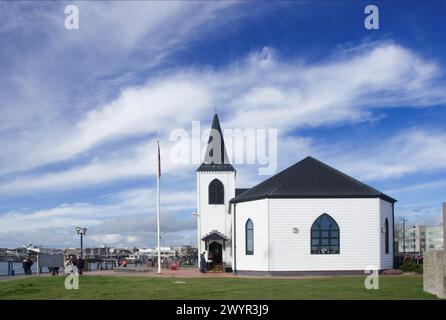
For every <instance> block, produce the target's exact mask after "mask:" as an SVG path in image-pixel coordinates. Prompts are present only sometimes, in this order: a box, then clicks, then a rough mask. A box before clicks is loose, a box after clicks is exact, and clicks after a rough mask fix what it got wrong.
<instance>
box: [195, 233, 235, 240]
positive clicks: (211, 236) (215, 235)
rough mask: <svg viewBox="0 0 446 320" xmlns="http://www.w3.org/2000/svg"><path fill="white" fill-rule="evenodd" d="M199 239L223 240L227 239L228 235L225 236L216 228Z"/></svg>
mask: <svg viewBox="0 0 446 320" xmlns="http://www.w3.org/2000/svg"><path fill="white" fill-rule="evenodd" d="M201 240H203V241H210V240H223V241H228V240H229V239H228V237H226V236H225V235H224V234H223V233H221V232H220V231H217V230H212V231H211V232H209V233H208V234H207V235H205V236H204V237H203V238H202V239H201Z"/></svg>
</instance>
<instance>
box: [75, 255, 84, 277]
mask: <svg viewBox="0 0 446 320" xmlns="http://www.w3.org/2000/svg"><path fill="white" fill-rule="evenodd" d="M75 265H76V267H77V270H78V272H79V275H82V273H83V271H84V267H85V261H84V259H82V257H81V256H78V257H77V259H76V263H75Z"/></svg>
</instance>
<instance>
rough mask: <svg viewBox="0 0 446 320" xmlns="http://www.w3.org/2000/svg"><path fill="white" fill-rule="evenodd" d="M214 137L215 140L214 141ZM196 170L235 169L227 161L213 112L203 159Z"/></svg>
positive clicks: (223, 143) (216, 119) (217, 122)
mask: <svg viewBox="0 0 446 320" xmlns="http://www.w3.org/2000/svg"><path fill="white" fill-rule="evenodd" d="M214 138H216V139H217V140H215V141H214ZM197 171H235V169H234V167H233V166H232V165H231V164H230V163H229V158H228V153H227V152H226V147H225V140H224V138H223V133H222V131H221V127H220V121H219V120H218V115H217V114H214V118H213V119H212V125H211V134H210V136H209V140H208V145H207V148H206V153H205V155H204V160H203V163H202V164H201V165H200V166H199V167H198V169H197Z"/></svg>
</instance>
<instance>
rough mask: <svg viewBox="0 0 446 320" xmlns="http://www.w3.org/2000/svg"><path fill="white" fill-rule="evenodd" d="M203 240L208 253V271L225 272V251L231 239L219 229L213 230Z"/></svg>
mask: <svg viewBox="0 0 446 320" xmlns="http://www.w3.org/2000/svg"><path fill="white" fill-rule="evenodd" d="M202 240H203V241H204V243H205V248H206V251H207V253H208V257H207V260H208V265H207V267H208V271H209V272H223V271H224V270H225V261H224V260H225V259H224V251H225V249H226V242H227V241H229V239H228V238H227V237H226V236H224V235H223V234H222V233H220V232H218V231H217V230H212V231H211V232H210V233H208V234H207V235H206V236H205V237H203V238H202Z"/></svg>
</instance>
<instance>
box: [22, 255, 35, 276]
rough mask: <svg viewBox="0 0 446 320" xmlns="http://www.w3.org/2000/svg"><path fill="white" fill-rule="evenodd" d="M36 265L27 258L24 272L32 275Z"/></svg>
mask: <svg viewBox="0 0 446 320" xmlns="http://www.w3.org/2000/svg"><path fill="white" fill-rule="evenodd" d="M33 264H34V262H33V261H32V260H31V258H29V257H28V258H26V259H24V260H23V261H22V267H23V272H24V273H25V274H27V275H30V274H32V271H31V267H32V265H33Z"/></svg>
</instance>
